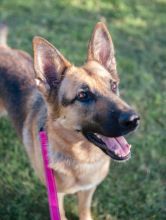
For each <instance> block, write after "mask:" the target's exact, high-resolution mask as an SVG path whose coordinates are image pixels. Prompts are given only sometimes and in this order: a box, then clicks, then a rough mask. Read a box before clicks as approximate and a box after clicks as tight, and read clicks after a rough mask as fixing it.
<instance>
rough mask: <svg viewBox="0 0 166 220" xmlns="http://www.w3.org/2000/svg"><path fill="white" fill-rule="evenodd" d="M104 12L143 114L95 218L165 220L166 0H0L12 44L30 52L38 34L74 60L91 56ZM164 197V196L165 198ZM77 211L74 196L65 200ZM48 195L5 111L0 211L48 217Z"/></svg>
mask: <svg viewBox="0 0 166 220" xmlns="http://www.w3.org/2000/svg"><path fill="white" fill-rule="evenodd" d="M100 19H105V20H106V21H107V24H108V27H109V30H110V31H111V34H112V37H113V40H114V44H115V48H116V52H117V53H116V54H117V62H118V69H119V73H120V76H121V92H122V95H123V97H124V98H125V99H126V100H127V101H128V102H129V103H131V104H133V105H134V106H135V107H136V108H137V109H138V112H139V113H140V115H141V119H142V121H141V126H140V128H139V129H138V130H137V132H136V133H135V134H133V135H130V136H129V138H128V139H129V142H130V143H132V145H133V149H132V158H131V159H130V161H128V162H127V163H115V162H113V163H112V167H111V170H110V174H109V176H108V178H107V179H106V180H105V181H104V182H103V183H102V184H101V185H100V186H99V187H98V189H97V191H96V193H95V196H94V200H93V207H92V209H93V216H94V219H95V220H110V219H111V217H112V219H114V220H117V219H118V220H162V219H165V218H166V208H165V206H164V205H165V204H164V197H165V187H164V183H165V182H166V178H165V176H166V174H165V167H166V162H165V156H164V155H166V150H165V149H166V146H165V143H166V129H165V128H166V127H165V119H166V103H165V101H166V90H165V88H166V77H164V76H166V71H165V70H166V62H165V60H166V51H165V47H164V46H165V45H166V37H165V36H166V29H165V26H166V2H165V0H149V1H148V0H138V1H137V0H123V1H122V0H112V1H109V0H103V1H97V0H88V1H85V0H71V1H69V0H68V1H67V0H62V1H56V0H45V1H42V0H40V1H34V0H29V1H25V0H13V1H12V0H10V1H9V0H8V1H7V0H0V20H5V21H7V23H8V24H9V26H10V37H9V43H10V45H11V46H13V47H16V48H20V49H23V50H26V51H28V52H29V53H31V54H32V48H31V41H32V37H33V36H35V35H41V36H43V37H45V38H46V39H48V40H49V41H51V42H52V43H53V44H54V45H55V46H56V47H57V48H58V49H59V50H60V51H62V52H63V53H64V54H65V56H66V57H68V58H69V59H70V60H71V61H72V62H74V63H75V64H78V65H79V64H81V63H83V62H84V60H85V58H86V49H87V43H88V40H89V37H90V33H91V31H92V28H93V26H94V25H95V23H96V22H97V21H98V20H100ZM165 202H166V201H165ZM65 203H66V210H67V215H68V216H69V217H70V219H72V220H76V219H77V217H76V216H77V207H76V201H75V198H73V197H69V198H67V199H66V201H65ZM48 216H49V213H48V206H47V197H46V192H45V188H44V187H43V186H42V185H41V183H40V182H39V180H38V179H37V177H36V176H35V174H34V172H33V170H32V169H31V168H30V165H29V162H28V159H27V156H26V154H25V152H24V149H23V147H22V146H21V144H20V142H19V141H18V139H17V137H16V135H15V132H14V130H13V129H12V127H11V125H10V123H9V121H8V120H7V119H1V120H0V219H1V220H39V219H42V220H48V219H49V217H48Z"/></svg>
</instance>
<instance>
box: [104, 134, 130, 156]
mask: <svg viewBox="0 0 166 220" xmlns="http://www.w3.org/2000/svg"><path fill="white" fill-rule="evenodd" d="M101 139H102V141H103V142H104V143H105V144H106V145H107V147H108V148H109V149H110V150H111V151H113V152H114V153H115V154H116V155H117V156H119V157H125V156H127V155H128V154H129V153H130V145H129V144H128V143H127V141H126V139H125V138H124V137H123V136H121V137H116V138H108V137H105V136H101Z"/></svg>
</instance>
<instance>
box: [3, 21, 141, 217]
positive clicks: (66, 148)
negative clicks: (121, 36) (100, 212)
mask: <svg viewBox="0 0 166 220" xmlns="http://www.w3.org/2000/svg"><path fill="white" fill-rule="evenodd" d="M0 29H1V31H0V34H1V37H0V44H1V45H0V111H1V113H4V112H7V114H8V116H9V118H10V119H11V121H12V124H13V126H14V128H15V130H16V131H17V134H18V136H19V137H20V139H21V140H22V143H23V144H24V146H25V149H26V152H27V155H28V157H29V159H30V162H31V165H32V167H33V168H34V170H35V172H36V174H37V176H38V177H39V178H40V180H41V181H42V182H43V183H44V184H45V178H44V172H43V161H42V155H41V146H40V141H39V131H40V130H41V129H44V130H45V131H46V132H47V134H48V141H49V146H48V148H49V149H48V150H49V155H48V156H49V166H50V167H51V168H52V169H53V170H54V175H55V176H56V181H57V188H58V200H59V209H60V215H61V219H62V220H66V216H65V211H64V208H63V199H64V196H65V195H66V194H72V193H77V195H78V209H79V219H80V220H92V215H91V211H90V207H91V201H92V196H93V194H94V192H95V189H96V187H97V186H98V185H99V184H100V183H101V182H102V181H103V180H104V179H105V177H106V176H107V174H108V172H109V165H110V160H111V158H112V159H113V160H117V161H125V160H128V159H129V158H130V145H129V144H128V143H127V141H126V139H125V138H124V137H123V135H126V134H128V133H129V132H131V131H133V130H135V129H136V127H137V126H138V124H139V120H140V118H139V116H138V114H137V113H136V112H135V111H134V110H133V109H132V108H131V107H130V106H129V105H128V104H127V103H126V102H125V101H124V100H122V99H121V97H120V96H119V90H118V85H119V76H118V73H117V68H116V60H115V52H114V46H113V42H112V38H111V35H110V34H109V31H108V29H107V27H106V25H105V24H104V23H102V22H99V23H97V24H96V26H95V28H94V31H93V33H92V36H91V39H90V41H89V46H88V55H87V60H86V62H85V64H84V65H82V66H81V67H76V66H74V65H73V64H71V63H70V62H69V61H68V60H67V59H66V58H65V57H64V56H63V55H62V54H61V53H60V52H59V51H58V50H57V49H56V48H55V47H54V46H53V45H51V44H50V43H49V42H48V41H47V40H45V39H43V38H41V37H38V36H36V37H34V39H33V49H34V63H33V59H32V58H31V56H30V55H29V54H27V53H26V52H24V51H20V50H16V49H11V48H10V47H9V46H8V45H7V40H6V39H7V38H6V36H7V29H6V27H5V26H1V28H0Z"/></svg>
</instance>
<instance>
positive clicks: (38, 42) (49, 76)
mask: <svg viewBox="0 0 166 220" xmlns="http://www.w3.org/2000/svg"><path fill="white" fill-rule="evenodd" d="M33 49H34V68H35V72H36V78H37V80H36V82H37V86H38V88H39V90H40V91H41V92H43V93H48V91H49V90H50V89H57V87H58V86H59V84H60V82H61V80H62V78H63V74H64V72H65V70H66V68H67V67H69V66H70V65H71V64H70V63H69V61H67V60H66V59H65V58H64V57H63V55H62V54H61V53H60V52H59V51H58V50H57V49H56V48H55V47H54V46H53V45H52V44H50V43H49V42H48V41H46V40H45V39H43V38H41V37H34V39H33Z"/></svg>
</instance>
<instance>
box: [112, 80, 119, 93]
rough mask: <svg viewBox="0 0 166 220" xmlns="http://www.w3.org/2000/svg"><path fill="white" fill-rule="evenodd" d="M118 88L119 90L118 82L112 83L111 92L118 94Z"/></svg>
mask: <svg viewBox="0 0 166 220" xmlns="http://www.w3.org/2000/svg"><path fill="white" fill-rule="evenodd" d="M117 88H118V85H117V83H116V82H111V90H112V91H113V92H114V93H116V92H117Z"/></svg>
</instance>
